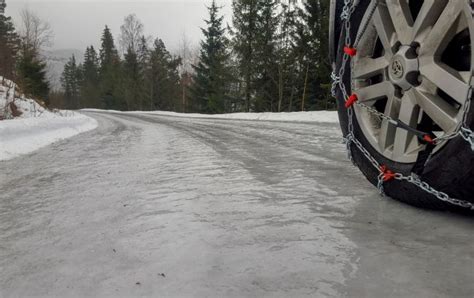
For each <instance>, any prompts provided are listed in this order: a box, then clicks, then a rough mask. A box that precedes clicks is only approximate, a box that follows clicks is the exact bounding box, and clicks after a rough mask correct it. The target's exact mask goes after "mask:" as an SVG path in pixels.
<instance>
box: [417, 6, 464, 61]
mask: <svg viewBox="0 0 474 298" xmlns="http://www.w3.org/2000/svg"><path fill="white" fill-rule="evenodd" d="M436 1H438V0H436ZM464 5H465V2H464V1H449V3H448V5H446V7H445V8H444V10H443V12H442V13H441V15H440V16H439V18H438V20H437V21H436V24H435V25H434V26H433V28H432V30H431V31H430V33H429V35H428V36H427V38H426V39H425V40H424V42H423V43H422V46H421V50H422V51H421V55H422V56H424V55H425V54H428V55H429V56H440V55H441V53H442V52H443V51H444V50H445V49H446V47H447V45H448V43H449V42H450V41H451V40H452V39H453V37H454V36H455V35H456V33H457V32H458V31H459V30H460V28H457V27H458V26H457V25H458V21H459V16H460V15H461V12H462V9H463V6H464Z"/></svg>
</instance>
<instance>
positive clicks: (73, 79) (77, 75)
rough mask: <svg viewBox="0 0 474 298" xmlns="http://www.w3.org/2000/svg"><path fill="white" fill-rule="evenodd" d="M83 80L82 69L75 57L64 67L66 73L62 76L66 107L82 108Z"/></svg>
mask: <svg viewBox="0 0 474 298" xmlns="http://www.w3.org/2000/svg"><path fill="white" fill-rule="evenodd" d="M81 79H82V67H81V66H78V65H77V63H76V58H75V57H74V55H73V56H72V57H71V58H70V59H69V61H68V62H67V63H66V65H64V71H63V74H62V76H61V85H62V87H63V90H64V96H65V101H66V106H67V107H68V108H70V109H79V108H82V106H81V101H80V86H81Z"/></svg>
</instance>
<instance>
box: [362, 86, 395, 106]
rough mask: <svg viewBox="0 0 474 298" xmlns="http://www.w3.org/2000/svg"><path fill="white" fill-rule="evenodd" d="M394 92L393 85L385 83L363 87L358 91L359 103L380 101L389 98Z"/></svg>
mask: <svg viewBox="0 0 474 298" xmlns="http://www.w3.org/2000/svg"><path fill="white" fill-rule="evenodd" d="M393 92H394V87H393V85H392V84H391V83H390V82H388V81H384V82H381V83H378V84H374V85H370V86H367V87H362V88H360V89H358V90H357V91H356V94H357V97H358V98H359V102H370V101H376V100H378V99H381V98H384V97H388V96H390V95H391V94H393Z"/></svg>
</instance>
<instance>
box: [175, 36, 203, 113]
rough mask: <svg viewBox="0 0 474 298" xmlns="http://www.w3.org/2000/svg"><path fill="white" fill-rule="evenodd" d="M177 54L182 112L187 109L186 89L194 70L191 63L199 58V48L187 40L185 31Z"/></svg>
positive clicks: (193, 63)
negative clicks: (179, 58)
mask: <svg viewBox="0 0 474 298" xmlns="http://www.w3.org/2000/svg"><path fill="white" fill-rule="evenodd" d="M178 56H179V57H181V61H182V63H181V65H180V67H179V74H180V78H181V80H180V85H181V105H182V109H181V111H182V112H184V113H185V112H186V111H187V108H186V107H187V105H188V103H187V98H188V94H187V89H188V88H189V86H190V85H191V83H192V79H191V75H192V73H193V72H194V69H193V65H196V64H197V62H198V60H199V48H197V47H193V46H192V44H191V42H190V41H189V39H188V37H187V35H186V32H183V33H182V36H181V41H180V43H179V48H178Z"/></svg>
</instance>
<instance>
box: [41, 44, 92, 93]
mask: <svg viewBox="0 0 474 298" xmlns="http://www.w3.org/2000/svg"><path fill="white" fill-rule="evenodd" d="M43 55H44V57H45V58H46V62H47V63H48V80H49V82H50V86H51V89H53V90H54V89H60V88H61V81H60V79H61V74H62V72H63V70H64V65H65V64H66V63H67V61H68V60H69V58H71V56H72V55H74V56H75V57H76V61H77V63H82V61H83V59H84V51H81V50H78V49H59V50H52V51H45V52H44V53H43Z"/></svg>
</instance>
